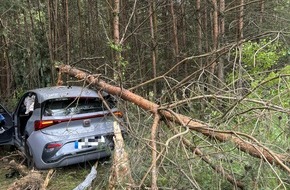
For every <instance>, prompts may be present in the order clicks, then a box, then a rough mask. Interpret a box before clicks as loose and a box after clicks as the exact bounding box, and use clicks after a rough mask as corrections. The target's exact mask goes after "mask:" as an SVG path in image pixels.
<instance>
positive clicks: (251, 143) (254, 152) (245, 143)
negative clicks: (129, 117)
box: [58, 65, 290, 173]
mask: <svg viewBox="0 0 290 190" xmlns="http://www.w3.org/2000/svg"><path fill="white" fill-rule="evenodd" d="M58 69H59V70H60V72H61V73H63V74H68V75H69V76H72V77H76V78H77V79H85V80H86V81H87V82H88V83H89V84H92V85H95V86H96V87H97V88H99V89H100V90H104V91H106V92H108V93H109V94H113V95H116V96H119V97H121V98H122V99H124V100H126V101H129V102H131V103H134V104H135V105H137V106H139V107H141V108H143V109H144V110H147V111H149V112H151V113H153V114H161V116H162V117H164V118H166V119H168V120H170V121H172V122H175V123H178V124H181V125H182V123H183V124H186V127H188V128H189V129H191V130H194V131H196V132H199V133H202V134H203V135H205V136H208V137H210V138H211V139H215V140H218V141H221V142H226V141H231V142H233V143H234V144H235V145H236V147H237V148H238V149H240V150H241V151H244V152H246V153H248V154H250V155H251V156H254V157H257V158H260V159H263V160H266V161H268V162H269V163H271V164H276V165H279V166H280V167H281V168H283V169H284V170H286V171H288V172H289V173H290V169H289V168H288V166H286V165H285V164H284V163H287V164H290V158H289V157H288V156H287V155H282V154H277V153H274V152H273V151H271V150H269V149H268V148H267V147H264V146H263V145H262V144H261V143H259V142H258V141H257V140H256V139H255V138H253V137H252V136H250V135H247V134H243V133H239V132H235V131H221V130H218V129H214V128H212V127H211V126H210V125H207V124H204V123H202V122H200V121H197V120H195V119H192V118H190V117H187V116H184V115H181V114H177V113H174V112H173V111H171V110H168V109H166V108H162V107H160V106H159V105H158V104H155V103H153V102H151V101H149V100H147V99H145V98H143V97H141V96H139V95H137V94H134V93H132V92H130V91H129V90H126V89H124V88H121V87H117V86H112V85H110V84H108V83H106V82H105V81H103V80H101V79H100V78H95V77H94V76H92V75H89V74H88V73H85V72H83V71H80V70H78V69H75V68H73V67H71V66H69V65H60V66H58ZM172 113H174V114H172ZM176 117H178V119H176ZM181 121H182V123H181ZM244 138H245V139H246V140H244ZM283 162H284V163H283Z"/></svg>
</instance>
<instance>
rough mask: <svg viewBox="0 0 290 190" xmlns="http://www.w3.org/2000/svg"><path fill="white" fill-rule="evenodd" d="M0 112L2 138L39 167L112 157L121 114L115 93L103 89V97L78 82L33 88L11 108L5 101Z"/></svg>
mask: <svg viewBox="0 0 290 190" xmlns="http://www.w3.org/2000/svg"><path fill="white" fill-rule="evenodd" d="M103 100H105V102H106V103H104V101H103ZM108 108H109V109H108ZM0 114H2V115H3V117H4V118H5V125H2V126H1V127H0V144H2V145H7V144H10V145H15V146H16V147H18V148H19V149H20V150H21V151H23V152H24V153H25V155H26V157H27V160H28V163H29V165H30V166H35V167H36V168H38V169H47V168H54V167H61V166H67V165H71V164H75V163H80V162H85V161H89V160H94V159H99V158H103V157H109V156H110V155H111V151H112V149H113V148H114V143H113V135H114V125H118V122H117V121H116V117H117V118H120V119H122V112H121V111H119V110H118V109H117V108H116V105H115V99H114V97H113V96H112V95H110V94H107V93H105V92H102V98H101V97H99V94H98V93H97V92H96V91H94V90H91V89H88V88H84V87H78V86H69V87H67V86H56V87H46V88H39V89H34V90H30V91H28V92H27V93H25V94H24V95H23V96H22V98H21V99H20V101H19V103H18V105H17V107H16V109H15V112H14V113H13V114H10V113H9V112H8V111H7V110H6V109H5V108H4V107H3V106H0Z"/></svg>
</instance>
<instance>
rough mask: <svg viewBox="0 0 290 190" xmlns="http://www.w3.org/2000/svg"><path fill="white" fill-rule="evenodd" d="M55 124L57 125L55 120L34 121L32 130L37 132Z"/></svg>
mask: <svg viewBox="0 0 290 190" xmlns="http://www.w3.org/2000/svg"><path fill="white" fill-rule="evenodd" d="M56 123H59V121H56V120H36V121H35V122H34V129H35V131H37V130H40V129H44V128H46V127H49V126H52V125H54V124H56Z"/></svg>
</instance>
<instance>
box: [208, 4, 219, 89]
mask: <svg viewBox="0 0 290 190" xmlns="http://www.w3.org/2000/svg"><path fill="white" fill-rule="evenodd" d="M212 4H213V12H212V23H213V24H212V28H213V32H212V42H213V46H212V47H213V51H215V50H217V48H218V35H219V25H218V4H217V0H212ZM216 57H217V56H216V54H214V56H213V58H212V61H211V63H210V67H209V68H210V77H209V85H210V86H212V85H213V78H214V75H215V68H216V65H217V62H216Z"/></svg>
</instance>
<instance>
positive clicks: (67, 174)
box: [0, 146, 111, 190]
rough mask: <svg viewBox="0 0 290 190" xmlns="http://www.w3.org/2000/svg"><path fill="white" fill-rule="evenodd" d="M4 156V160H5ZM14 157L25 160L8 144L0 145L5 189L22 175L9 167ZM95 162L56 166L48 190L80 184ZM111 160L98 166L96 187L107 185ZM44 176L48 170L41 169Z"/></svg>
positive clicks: (0, 174) (1, 185) (67, 189)
mask: <svg viewBox="0 0 290 190" xmlns="http://www.w3.org/2000/svg"><path fill="white" fill-rule="evenodd" d="M3 158H4V160H3ZM12 159H14V160H16V161H17V162H18V163H20V162H21V161H23V158H22V157H21V156H19V155H17V153H16V152H13V151H11V150H10V147H8V146H2V147H0V189H1V190H2V189H3V190H5V189H7V188H8V187H9V186H10V185H11V184H13V183H14V182H15V181H16V180H18V179H19V178H20V177H21V176H19V175H17V174H15V175H11V174H13V172H11V170H10V169H9V168H8V163H9V161H11V160H12ZM94 164H95V161H93V162H86V163H80V164H76V165H71V166H66V167H62V168H56V169H55V172H54V174H53V176H52V178H51V180H50V182H49V185H48V188H47V189H48V190H71V189H74V188H75V187H76V186H78V185H79V184H80V183H81V182H82V181H83V180H84V179H85V177H86V176H87V174H89V173H90V170H91V167H92V166H93V165H94ZM110 167H111V166H110V160H100V161H99V164H98V168H97V172H98V174H97V178H96V180H95V184H94V186H95V187H96V189H103V188H105V186H106V181H107V179H108V177H109V171H110ZM41 172H42V173H43V178H45V177H46V174H47V172H48V171H41Z"/></svg>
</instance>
